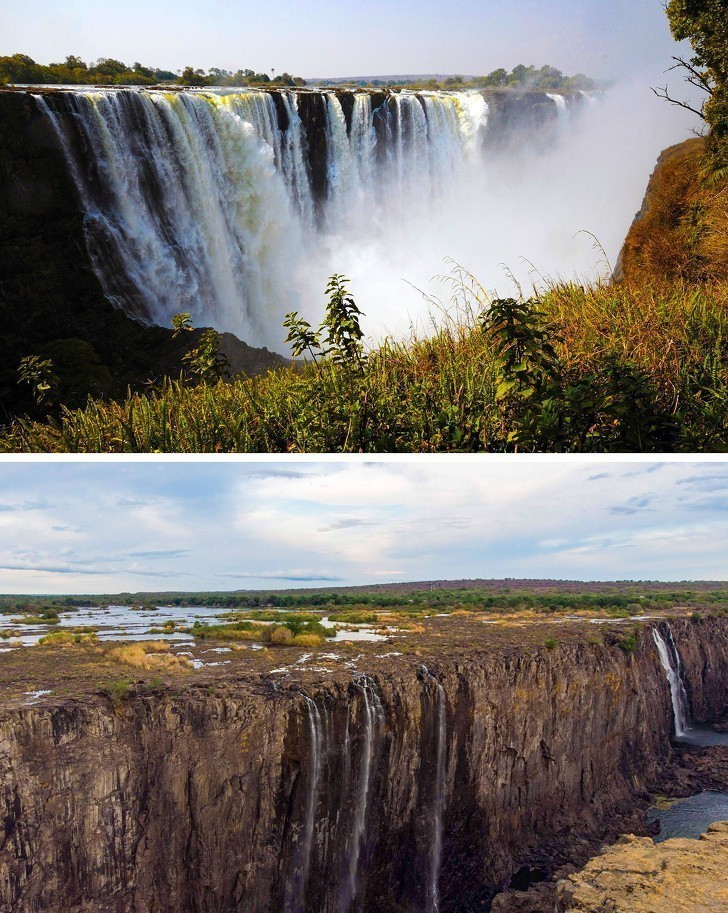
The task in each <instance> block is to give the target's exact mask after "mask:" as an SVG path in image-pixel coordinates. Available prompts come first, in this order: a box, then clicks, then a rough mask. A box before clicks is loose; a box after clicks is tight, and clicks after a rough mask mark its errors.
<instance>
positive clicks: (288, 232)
mask: <svg viewBox="0 0 728 913" xmlns="http://www.w3.org/2000/svg"><path fill="white" fill-rule="evenodd" d="M339 94H341V93H339ZM302 98H304V99H305V100H306V105H305V106H303V102H302ZM312 98H313V99H314V100H316V99H317V98H320V99H321V100H322V105H323V107H322V108H321V110H322V111H323V114H324V120H325V124H323V125H321V124H319V123H318V121H317V120H316V119H315V118H311V117H309V115H308V114H307V113H306V112H310V111H312V110H314V107H315V106H313V105H312V104H311V103H310V100H311V99H312ZM36 101H37V104H38V107H39V110H40V111H41V112H42V114H43V115H44V116H45V117H48V118H50V119H51V121H52V123H53V126H54V129H55V131H56V133H57V135H58V137H59V139H60V141H61V145H62V147H63V150H64V154H65V156H66V158H67V160H68V162H69V170H70V172H71V175H72V176H73V179H74V181H75V183H76V186H77V189H78V192H79V196H80V199H81V203H82V206H83V209H84V213H85V231H86V239H87V245H88V249H89V253H90V256H91V260H92V263H93V266H94V270H95V272H96V274H97V275H98V277H99V279H100V281H101V284H102V287H103V289H104V292H105V294H106V295H107V297H108V298H109V299H110V300H111V301H112V302H113V303H114V304H115V305H116V306H118V307H120V308H122V309H123V310H124V311H125V312H126V313H128V314H130V315H132V316H134V317H136V318H138V319H140V320H142V321H145V322H150V323H156V324H160V325H166V326H169V325H170V321H171V318H172V316H173V315H174V314H175V313H178V312H180V311H188V312H190V314H191V315H192V319H193V321H194V322H195V323H196V324H197V325H210V324H212V325H213V326H215V327H216V328H217V329H219V330H227V331H230V332H233V333H235V334H237V335H238V336H240V337H241V338H244V339H246V340H247V341H249V342H252V343H255V344H268V345H274V346H275V345H278V346H279V347H280V343H281V340H282V330H281V323H282V316H283V314H284V313H286V312H287V311H290V310H291V309H292V307H296V306H297V305H300V304H301V302H300V300H299V299H300V296H301V294H302V293H301V291H300V290H299V289H297V287H296V282H297V281H298V280H297V276H298V275H299V274H298V272H297V270H298V269H299V266H300V264H301V263H303V262H305V260H306V253H307V251H310V250H311V248H312V245H313V244H319V245H323V246H324V247H325V245H326V243H330V244H332V245H334V244H336V241H337V238H338V237H339V235H340V232H341V231H343V230H346V231H348V232H349V237H357V238H360V237H361V238H364V237H365V236H370V237H376V236H377V234H378V233H380V232H381V229H382V224H383V223H384V222H385V221H386V222H387V224H391V223H392V222H396V221H397V220H398V219H407V218H411V216H412V213H413V212H415V211H420V210H421V211H422V212H423V213H426V212H427V206H428V205H429V204H430V203H431V201H432V200H433V199H434V198H435V197H437V196H438V195H442V194H443V192H444V191H446V189H447V187H448V185H450V184H451V183H452V182H453V181H454V180H457V179H458V175H459V174H462V173H463V171H464V169H466V168H467V167H468V166H469V165H470V164H472V163H473V162H474V161H475V159H476V158H477V154H478V151H479V149H480V146H481V140H482V136H483V131H484V128H485V126H486V123H487V114H488V107H487V105H486V102H485V100H484V99H483V97H482V96H481V95H479V94H478V93H437V92H427V93H417V94H414V93H408V92H402V93H398V94H385V93H379V94H378V95H372V94H370V93H366V92H361V93H349V97H348V99H347V102H346V110H345V107H344V106H343V105H342V101H341V100H340V98H339V95H337V93H335V92H324V93H319V94H316V93H313V94H311V93H309V94H308V95H306V96H301V95H299V94H297V93H294V92H289V91H285V90H281V91H279V92H276V93H273V92H264V91H258V90H245V91H230V92H219V93H218V92H209V91H206V92H198V91H185V92H169V91H162V90H144V91H141V90H131V89H125V90H87V91H64V92H58V93H54V94H53V95H52V96H36ZM304 109H305V110H304ZM315 110H316V111H318V110H319V109H318V108H316V109H315ZM302 115H303V116H302ZM304 119H306V123H304ZM317 131H319V132H320V133H321V135H319V132H317ZM316 155H318V156H319V157H320V156H321V155H325V157H326V162H325V168H324V170H323V172H321V173H322V174H323V178H322V179H321V180H317V181H314V171H316V173H317V174H318V173H319V170H320V168H319V165H320V163H319V162H317V160H316V158H315V156H316ZM324 185H325V186H324ZM322 186H323V191H322V189H321V188H322ZM317 192H318V193H319V194H320V193H321V192H323V195H324V199H317V198H316V194H317ZM423 207H424V208H423ZM326 237H329V242H326V241H325V238H326ZM322 239H324V240H322ZM304 294H305V293H304ZM319 294H320V292H319ZM304 305H305V302H304ZM304 309H305V308H304Z"/></svg>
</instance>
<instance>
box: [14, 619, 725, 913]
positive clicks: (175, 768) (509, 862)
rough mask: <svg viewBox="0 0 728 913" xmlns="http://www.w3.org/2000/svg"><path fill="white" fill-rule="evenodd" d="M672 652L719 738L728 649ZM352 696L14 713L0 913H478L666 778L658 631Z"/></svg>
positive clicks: (235, 693)
mask: <svg viewBox="0 0 728 913" xmlns="http://www.w3.org/2000/svg"><path fill="white" fill-rule="evenodd" d="M673 632H674V635H675V641H676V643H677V645H678V648H679V650H680V652H681V654H682V658H683V663H684V667H685V670H686V674H687V677H688V681H689V687H690V691H691V695H692V698H693V701H694V712H695V714H696V716H701V715H702V716H703V717H705V718H706V719H707V718H710V717H711V716H716V717H717V716H720V715H722V713H723V711H724V709H725V704H726V693H727V690H728V686H727V683H726V681H725V670H726V668H728V625H726V624H725V623H723V622H722V621H720V620H713V621H705V622H703V623H702V624H700V625H695V624H691V623H690V622H689V621H676V622H673ZM607 641H609V638H607ZM352 675H353V677H352V678H346V677H345V676H343V675H338V674H337V675H336V676H333V677H332V678H331V679H329V680H323V679H322V680H319V681H312V680H311V679H310V676H309V680H307V681H305V683H303V682H302V683H301V684H300V686H299V685H294V686H291V687H289V688H288V689H282V688H281V687H280V686H278V685H276V684H274V683H273V682H272V681H270V680H268V679H267V678H266V677H265V676H263V677H260V678H253V677H248V678H245V679H238V680H228V681H225V680H221V681H220V683H219V685H218V686H217V687H216V688H215V689H203V688H201V687H195V686H190V687H187V688H185V689H184V690H180V691H178V692H176V693H173V692H172V691H167V692H166V693H164V694H161V695H147V696H141V695H140V696H137V697H134V698H133V699H131V700H130V701H128V702H125V703H122V704H121V705H120V706H119V707H117V708H114V707H112V706H111V705H110V704H109V703H108V701H107V700H106V699H105V698H102V697H100V696H98V695H90V696H89V697H88V699H87V700H84V701H78V700H73V701H71V700H68V699H67V700H65V701H61V700H59V701H58V702H56V703H53V702H49V703H48V704H47V705H43V704H41V705H38V706H37V707H27V708H23V709H14V710H10V709H6V710H5V711H4V712H3V714H2V717H1V718H0V775H1V777H2V789H3V801H4V821H5V837H4V842H3V845H2V850H1V852H0V910H2V911H10V910H13V911H15V913H31V911H40V910H47V909H53V910H57V911H88V913H91V911H99V913H100V911H114V913H127V911H128V913H173V911H174V913H187V911H190V913H192V911H194V913H203V911H204V913H208V911H209V913H212V911H215V913H226V911H239V913H242V911H245V913H273V911H289V913H347V911H354V910H356V911H364V913H368V911H372V913H373V911H377V913H415V911H416V913H434V911H437V910H439V911H442V913H449V911H452V913H454V911H465V913H468V911H475V910H484V909H487V908H488V903H489V900H490V898H491V897H492V896H493V894H494V893H495V892H496V891H497V890H499V889H501V888H503V887H505V886H507V885H508V883H509V882H510V879H511V877H512V875H513V873H514V872H517V871H519V870H521V869H523V867H527V868H528V867H532V868H542V869H543V870H544V871H549V872H550V871H553V868H554V867H555V864H556V862H557V857H558V853H559V848H560V847H562V846H565V845H566V843H567V842H568V839H569V838H570V837H571V836H573V834H574V833H575V832H579V833H583V834H584V835H585V836H586V837H593V836H594V835H595V834H596V835H601V834H602V833H604V830H605V825H606V823H607V822H608V821H610V820H613V819H614V818H615V816H619V815H621V814H625V813H627V812H628V811H629V810H632V809H634V807H635V804H636V803H639V802H640V801H642V800H644V798H645V792H646V788H647V786H648V785H649V784H651V783H654V782H656V781H658V780H659V778H660V775H661V771H662V770H663V769H664V768H665V766H666V765H667V763H668V762H669V761H670V758H671V748H670V742H669V736H670V729H671V725H672V709H671V702H670V691H669V687H668V684H667V681H666V678H665V674H664V671H663V669H662V667H661V665H660V662H659V659H658V656H657V652H656V650H655V646H654V643H653V640H652V637H651V636H650V633H649V630H644V631H643V632H642V635H641V636H640V639H639V646H638V648H637V650H636V652H635V653H634V654H632V655H630V654H629V653H627V652H624V651H623V650H622V649H620V648H619V647H618V646H617V645H616V644H615V645H613V646H609V645H608V643H607V645H605V644H598V643H583V644H578V643H568V644H564V645H562V646H559V647H558V648H556V649H555V650H553V651H548V650H546V649H545V648H542V647H530V648H525V647H522V648H513V649H512V650H504V651H503V652H502V653H500V654H496V655H494V654H491V653H486V652H482V651H476V650H473V651H471V652H469V653H467V654H465V655H460V656H452V657H448V656H447V655H446V651H444V655H443V657H442V659H441V661H440V662H439V663H438V664H437V666H432V667H430V668H429V670H428V669H425V668H424V667H421V666H419V665H418V663H417V661H416V659H415V658H414V657H412V656H409V657H407V656H405V657H399V658H396V659H395V658H394V657H392V659H391V665H390V666H388V668H387V672H386V673H385V674H382V673H378V674H377V677H376V678H373V677H366V676H364V675H362V674H360V673H353V674H352ZM561 861H563V860H561Z"/></svg>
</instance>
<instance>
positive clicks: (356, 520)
mask: <svg viewBox="0 0 728 913" xmlns="http://www.w3.org/2000/svg"><path fill="white" fill-rule="evenodd" d="M360 526H376V523H374V521H373V520H363V519H362V518H361V517H343V518H342V519H341V520H336V521H335V522H334V523H331V524H330V525H329V526H320V527H319V528H318V532H320V533H328V532H334V531H336V530H338V529H356V527H360Z"/></svg>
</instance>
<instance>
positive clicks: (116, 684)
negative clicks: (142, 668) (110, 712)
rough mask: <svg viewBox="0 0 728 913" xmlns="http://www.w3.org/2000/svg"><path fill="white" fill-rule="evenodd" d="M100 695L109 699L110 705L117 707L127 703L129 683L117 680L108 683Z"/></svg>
mask: <svg viewBox="0 0 728 913" xmlns="http://www.w3.org/2000/svg"><path fill="white" fill-rule="evenodd" d="M101 693H102V694H105V695H106V696H107V697H108V698H110V700H111V703H112V704H113V705H114V706H115V707H118V706H119V705H120V704H122V703H124V702H125V701H128V700H129V698H130V697H131V686H130V683H129V682H128V681H126V680H124V679H118V680H115V681H110V682H108V683H107V684H106V685H105V686H104V687H103V688H102V689H101Z"/></svg>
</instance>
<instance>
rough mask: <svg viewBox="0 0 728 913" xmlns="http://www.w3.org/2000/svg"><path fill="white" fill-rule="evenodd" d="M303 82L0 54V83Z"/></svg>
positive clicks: (250, 73)
mask: <svg viewBox="0 0 728 913" xmlns="http://www.w3.org/2000/svg"><path fill="white" fill-rule="evenodd" d="M161 84H168V85H183V86H265V85H271V86H305V85H306V80H305V79H302V78H301V77H300V76H291V75H290V74H289V73H281V74H279V75H278V76H276V75H275V74H274V73H273V72H272V71H271V75H268V73H256V72H255V70H250V69H240V70H236V71H232V70H221V69H219V68H218V67H213V68H212V69H210V70H207V71H205V70H201V69H195V67H185V68H184V70H182V71H181V72H179V71H178V72H176V73H173V72H172V71H171V70H160V69H159V68H158V67H147V66H144V65H143V64H141V63H139V62H136V63H134V64H133V65H131V66H129V65H127V64H125V63H123V62H122V61H121V60H115V59H114V58H113V57H99V59H98V60H97V61H96V62H95V63H94V62H91V63H86V61H84V60H82V59H81V58H80V57H77V56H76V55H74V54H70V55H69V56H68V57H66V59H65V60H64V61H63V62H62V63H51V64H48V65H45V64H41V63H36V62H35V60H33V58H32V57H28V55H27V54H12V55H11V56H8V57H0V86H2V85H80V86H88V85H93V86H153V85H161Z"/></svg>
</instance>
